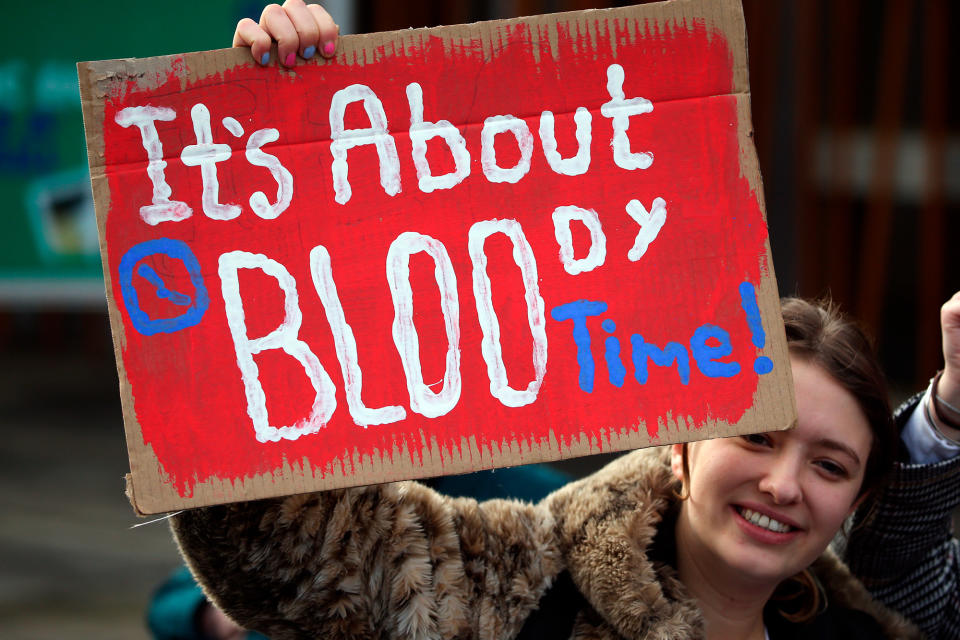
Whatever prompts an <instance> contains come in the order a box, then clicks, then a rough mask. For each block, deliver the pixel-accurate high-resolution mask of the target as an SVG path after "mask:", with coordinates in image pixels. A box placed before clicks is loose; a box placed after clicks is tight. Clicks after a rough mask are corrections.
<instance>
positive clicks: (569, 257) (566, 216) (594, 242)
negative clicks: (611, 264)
mask: <svg viewBox="0 0 960 640" xmlns="http://www.w3.org/2000/svg"><path fill="white" fill-rule="evenodd" d="M572 220H579V221H580V222H582V223H583V224H584V226H586V227H587V230H588V231H589V232H590V251H588V252H587V257H586V258H582V259H580V260H577V259H575V258H574V257H573V236H572V234H571V233H570V222H571V221H572ZM553 233H554V235H555V236H556V238H557V244H558V245H560V262H562V263H563V269H564V271H566V272H567V273H569V274H570V275H572V276H575V275H577V274H578V273H584V272H586V271H593V270H594V269H596V268H597V267H599V266H601V265H603V263H604V260H606V258H607V237H606V236H605V235H604V234H603V229H602V228H601V226H600V218H599V217H598V216H597V212H596V211H594V210H593V209H581V208H580V207H575V206H572V205H571V206H565V207H557V208H556V209H554V210H553Z"/></svg>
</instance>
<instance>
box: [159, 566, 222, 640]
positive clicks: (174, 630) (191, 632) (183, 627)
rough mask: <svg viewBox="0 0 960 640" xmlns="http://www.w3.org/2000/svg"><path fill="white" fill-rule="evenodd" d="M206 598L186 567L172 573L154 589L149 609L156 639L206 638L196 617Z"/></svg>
mask: <svg viewBox="0 0 960 640" xmlns="http://www.w3.org/2000/svg"><path fill="white" fill-rule="evenodd" d="M206 601H207V599H206V597H205V596H204V595H203V591H201V590H200V586H199V585H198V584H197V583H196V582H194V580H193V576H191V575H190V572H189V571H188V570H187V568H186V567H180V568H179V569H177V570H176V571H174V572H173V573H171V574H170V576H169V577H168V578H167V579H166V580H165V581H164V582H163V583H162V584H160V586H159V587H157V589H156V591H154V593H153V597H152V598H151V599H150V604H149V606H148V608H147V626H148V627H149V629H150V633H151V634H152V636H153V638H154V640H203V636H201V635H200V633H199V632H198V630H197V626H196V617H197V612H198V610H199V608H200V607H201V606H202V605H203V604H204V603H205V602H206Z"/></svg>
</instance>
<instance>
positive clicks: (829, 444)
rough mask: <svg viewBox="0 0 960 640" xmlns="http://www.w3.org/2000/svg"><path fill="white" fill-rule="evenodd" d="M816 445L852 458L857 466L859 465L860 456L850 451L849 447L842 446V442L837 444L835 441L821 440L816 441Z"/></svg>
mask: <svg viewBox="0 0 960 640" xmlns="http://www.w3.org/2000/svg"><path fill="white" fill-rule="evenodd" d="M816 444H817V445H819V446H821V447H825V448H827V449H833V450H834V451H840V452H842V453H845V454H847V455H848V456H850V457H851V458H853V460H854V461H855V462H856V463H857V465H860V456H858V455H857V452H856V451H854V450H853V449H851V448H850V447H848V446H847V445H845V444H843V443H842V442H839V441H837V440H831V439H830V438H821V439H820V440H817V441H816Z"/></svg>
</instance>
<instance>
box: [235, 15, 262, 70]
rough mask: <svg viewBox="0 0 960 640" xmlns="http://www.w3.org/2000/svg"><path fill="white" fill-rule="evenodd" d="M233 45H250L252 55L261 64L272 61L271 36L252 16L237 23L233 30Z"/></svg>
mask: <svg viewBox="0 0 960 640" xmlns="http://www.w3.org/2000/svg"><path fill="white" fill-rule="evenodd" d="M233 46H235V47H250V55H252V56H253V59H254V60H256V61H257V62H259V63H260V64H267V63H268V62H270V36H269V35H268V34H267V32H266V31H264V30H263V29H261V28H260V25H258V24H257V23H256V22H254V21H253V20H251V19H250V18H244V19H243V20H241V21H240V22H238V23H237V30H236V31H234V32H233Z"/></svg>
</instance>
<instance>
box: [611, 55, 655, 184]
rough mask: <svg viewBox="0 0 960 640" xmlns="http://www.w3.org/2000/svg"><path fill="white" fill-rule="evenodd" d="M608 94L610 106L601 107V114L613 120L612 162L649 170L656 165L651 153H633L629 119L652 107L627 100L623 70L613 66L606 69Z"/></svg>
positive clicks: (637, 101) (634, 99)
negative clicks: (624, 90) (624, 91)
mask: <svg viewBox="0 0 960 640" xmlns="http://www.w3.org/2000/svg"><path fill="white" fill-rule="evenodd" d="M607 92H608V93H609V94H610V102H605V103H604V104H603V105H601V106H600V114H601V115H602V116H604V117H605V118H612V119H613V140H611V142H610V146H612V147H613V161H614V162H615V163H616V164H617V166H618V167H620V168H621V169H647V168H648V167H650V165H651V164H653V154H652V153H650V152H643V153H632V152H631V151H630V138H629V137H628V136H627V129H629V128H630V116H636V115H640V114H643V113H650V112H651V111H653V103H652V102H650V101H649V100H647V99H646V98H630V99H629V100H627V99H626V97H625V96H624V93H623V67H621V66H620V65H619V64H612V65H610V66H609V67H607Z"/></svg>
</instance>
